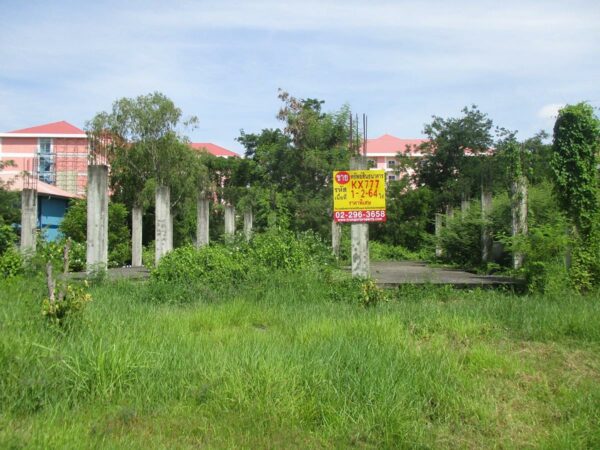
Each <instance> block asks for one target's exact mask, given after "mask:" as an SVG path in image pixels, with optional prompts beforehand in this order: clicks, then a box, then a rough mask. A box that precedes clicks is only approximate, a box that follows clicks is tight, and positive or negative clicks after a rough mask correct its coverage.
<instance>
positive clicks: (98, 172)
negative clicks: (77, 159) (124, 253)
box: [86, 165, 108, 273]
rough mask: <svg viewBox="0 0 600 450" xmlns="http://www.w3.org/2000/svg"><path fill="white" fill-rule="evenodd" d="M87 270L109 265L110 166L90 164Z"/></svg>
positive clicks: (98, 269) (103, 268)
mask: <svg viewBox="0 0 600 450" xmlns="http://www.w3.org/2000/svg"><path fill="white" fill-rule="evenodd" d="M86 267H87V272H88V273H92V272H97V271H100V270H106V269H107V267H108V166H104V165H92V166H88V187H87V252H86Z"/></svg>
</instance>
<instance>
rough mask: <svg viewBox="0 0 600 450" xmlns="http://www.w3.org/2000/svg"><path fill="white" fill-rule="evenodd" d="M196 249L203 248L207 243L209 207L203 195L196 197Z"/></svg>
mask: <svg viewBox="0 0 600 450" xmlns="http://www.w3.org/2000/svg"><path fill="white" fill-rule="evenodd" d="M196 219H197V223H196V247H198V248H200V247H204V246H205V245H208V242H209V235H208V232H209V226H210V205H209V200H208V198H206V196H205V195H203V194H201V195H200V196H199V197H198V204H197V206H196Z"/></svg>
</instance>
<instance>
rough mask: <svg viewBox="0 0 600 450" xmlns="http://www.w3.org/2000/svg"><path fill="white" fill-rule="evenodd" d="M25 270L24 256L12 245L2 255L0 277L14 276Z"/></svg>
mask: <svg viewBox="0 0 600 450" xmlns="http://www.w3.org/2000/svg"><path fill="white" fill-rule="evenodd" d="M22 272H23V257H22V256H21V254H20V253H19V252H18V251H17V250H16V249H15V248H14V247H10V248H9V249H8V250H6V251H5V252H4V253H3V254H1V255H0V278H12V277H15V276H17V275H19V274H20V273H22Z"/></svg>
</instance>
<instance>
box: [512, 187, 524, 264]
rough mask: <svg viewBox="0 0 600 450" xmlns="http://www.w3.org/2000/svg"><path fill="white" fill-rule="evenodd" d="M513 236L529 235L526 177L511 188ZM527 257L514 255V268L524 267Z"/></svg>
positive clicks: (521, 254)
mask: <svg viewBox="0 0 600 450" xmlns="http://www.w3.org/2000/svg"><path fill="white" fill-rule="evenodd" d="M511 212H512V236H513V237H516V236H519V235H527V232H528V227H527V179H526V178H525V177H524V176H521V177H519V178H518V179H517V180H515V181H514V182H513V184H512V187H511ZM524 257H525V255H523V253H522V252H514V253H513V268H514V269H520V268H521V267H523V260H524Z"/></svg>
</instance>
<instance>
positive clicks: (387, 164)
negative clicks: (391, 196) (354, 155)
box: [367, 134, 427, 181]
mask: <svg viewBox="0 0 600 450" xmlns="http://www.w3.org/2000/svg"><path fill="white" fill-rule="evenodd" d="M426 141H427V139H400V138H397V137H396V136H392V135H389V134H384V135H383V136H380V137H378V138H376V139H368V140H367V160H368V162H369V166H370V167H372V168H374V169H383V170H385V171H386V172H388V173H387V174H386V175H387V179H388V181H393V180H396V179H397V177H398V173H397V172H396V165H397V164H398V159H397V158H396V155H397V154H398V153H401V154H403V155H407V156H413V157H420V156H422V154H421V152H420V151H419V145H421V144H422V143H423V142H426Z"/></svg>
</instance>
